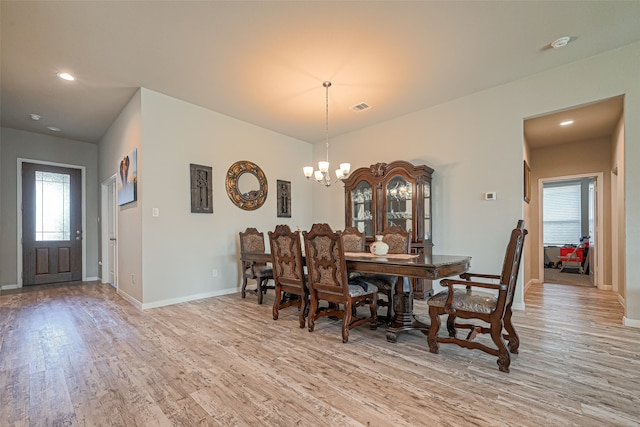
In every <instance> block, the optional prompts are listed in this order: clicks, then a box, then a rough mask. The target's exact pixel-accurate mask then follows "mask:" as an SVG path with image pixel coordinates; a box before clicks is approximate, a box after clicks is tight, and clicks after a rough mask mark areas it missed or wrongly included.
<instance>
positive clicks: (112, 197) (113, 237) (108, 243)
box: [100, 175, 118, 288]
mask: <svg viewBox="0 0 640 427" xmlns="http://www.w3.org/2000/svg"><path fill="white" fill-rule="evenodd" d="M101 191H102V194H101V196H102V203H101V206H102V209H101V218H102V222H101V224H102V227H101V232H100V236H101V242H102V243H101V261H100V263H101V270H102V271H101V272H100V277H101V278H102V282H103V283H108V284H110V285H111V286H113V287H114V288H118V244H117V243H118V240H117V239H118V237H117V234H118V216H117V189H116V175H113V176H111V177H110V178H108V179H107V180H105V181H104V182H103V183H102V185H101Z"/></svg>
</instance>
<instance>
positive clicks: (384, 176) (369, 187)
mask: <svg viewBox="0 0 640 427" xmlns="http://www.w3.org/2000/svg"><path fill="white" fill-rule="evenodd" d="M432 174H433V169H432V168H430V167H429V166H426V165H419V166H414V165H413V164H411V163H409V162H406V161H402V160H398V161H395V162H391V163H376V164H374V165H371V166H369V167H368V168H367V167H363V168H358V169H356V170H355V171H353V172H351V174H350V175H349V177H348V178H346V179H345V180H344V189H345V225H346V226H353V227H356V228H357V229H358V230H359V231H360V232H363V233H364V234H365V236H366V238H367V243H368V244H370V243H372V242H373V241H374V239H375V236H376V234H380V233H381V232H382V231H383V230H384V229H385V228H386V227H389V226H392V225H398V226H400V227H401V228H402V229H403V230H405V231H408V232H410V233H411V248H412V251H413V252H419V253H426V254H431V248H432V246H433V243H432V240H431V226H432V224H431V208H432V206H431V175H432ZM416 297H418V298H421V297H424V295H423V291H422V286H420V284H418V286H417V287H416Z"/></svg>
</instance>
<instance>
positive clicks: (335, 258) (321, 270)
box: [302, 224, 349, 301]
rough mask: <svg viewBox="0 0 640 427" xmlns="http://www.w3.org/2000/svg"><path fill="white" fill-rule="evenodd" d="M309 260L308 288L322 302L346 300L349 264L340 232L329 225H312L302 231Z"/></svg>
mask: <svg viewBox="0 0 640 427" xmlns="http://www.w3.org/2000/svg"><path fill="white" fill-rule="evenodd" d="M302 235H303V237H304V244H305V248H306V257H307V274H308V277H309V279H308V282H309V289H310V290H311V293H312V295H313V293H314V292H316V293H317V296H318V298H319V299H324V300H329V301H336V300H339V299H343V300H346V299H347V297H348V295H349V287H348V279H347V263H346V260H345V258H344V248H343V246H342V238H341V233H339V232H334V231H333V230H332V229H331V227H330V226H329V224H313V226H312V227H311V230H310V231H309V232H306V231H303V232H302Z"/></svg>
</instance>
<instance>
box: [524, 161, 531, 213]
mask: <svg viewBox="0 0 640 427" xmlns="http://www.w3.org/2000/svg"><path fill="white" fill-rule="evenodd" d="M524 201H525V202H527V203H529V202H530V201H531V168H530V167H529V164H528V163H527V161H526V160H525V161H524Z"/></svg>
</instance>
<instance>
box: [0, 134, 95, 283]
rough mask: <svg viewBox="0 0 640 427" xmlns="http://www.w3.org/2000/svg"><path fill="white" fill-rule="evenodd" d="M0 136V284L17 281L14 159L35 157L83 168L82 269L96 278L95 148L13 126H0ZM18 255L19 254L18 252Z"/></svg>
mask: <svg viewBox="0 0 640 427" xmlns="http://www.w3.org/2000/svg"><path fill="white" fill-rule="evenodd" d="M0 132H1V137H0V138H1V139H2V167H1V170H2V176H1V178H0V183H1V187H0V194H2V213H1V214H0V216H1V218H2V226H1V227H0V252H1V253H2V257H0V286H15V285H17V283H18V275H17V273H18V264H17V261H18V253H17V252H18V249H17V248H18V240H17V238H18V233H17V224H18V213H17V212H18V209H17V165H18V163H17V159H18V158H19V157H20V158H24V159H29V160H39V161H45V162H53V163H61V164H66V165H74V166H84V167H85V168H86V177H85V178H86V200H85V203H86V229H85V230H84V238H85V241H86V260H85V261H86V271H85V276H86V277H87V278H96V277H98V210H97V209H98V182H97V174H96V171H97V162H98V147H97V146H96V145H95V144H90V143H87V142H82V141H74V140H70V139H65V138H58V137H55V136H51V135H42V134H37V133H32V132H26V131H21V130H16V129H9V128H2V129H0ZM20 256H22V254H20Z"/></svg>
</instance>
